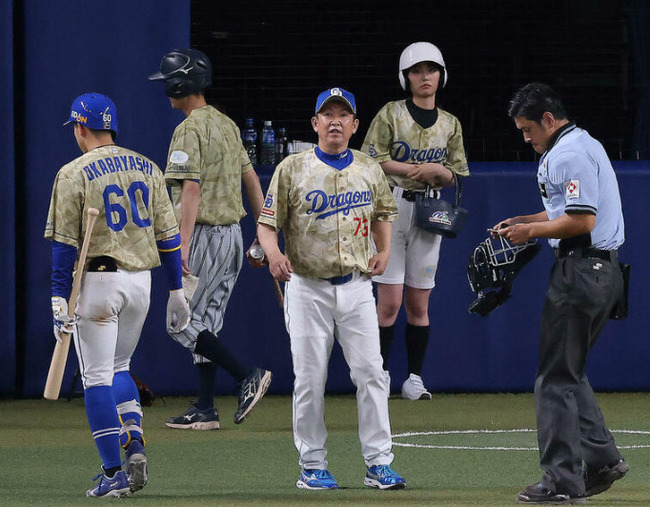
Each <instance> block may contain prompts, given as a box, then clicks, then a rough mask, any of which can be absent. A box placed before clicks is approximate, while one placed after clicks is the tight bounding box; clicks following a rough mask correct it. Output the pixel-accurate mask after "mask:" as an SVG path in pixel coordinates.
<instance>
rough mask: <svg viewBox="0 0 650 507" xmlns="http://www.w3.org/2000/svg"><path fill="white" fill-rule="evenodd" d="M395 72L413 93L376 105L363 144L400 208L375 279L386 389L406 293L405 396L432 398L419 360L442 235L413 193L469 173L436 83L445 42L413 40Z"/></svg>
mask: <svg viewBox="0 0 650 507" xmlns="http://www.w3.org/2000/svg"><path fill="white" fill-rule="evenodd" d="M398 77H399V81H400V84H401V85H402V88H404V90H406V91H407V92H409V93H410V95H411V96H410V98H408V99H406V100H398V101H394V102H389V103H388V104H386V105H385V106H384V107H383V108H382V109H381V110H380V111H379V113H377V116H376V117H375V118H374V120H373V121H372V124H371V125H370V128H369V129H368V134H367V135H366V139H365V141H364V143H363V147H362V148H361V149H362V151H365V152H366V153H369V154H370V156H372V157H373V158H374V159H375V160H376V161H377V162H379V163H380V164H381V167H382V169H383V170H384V173H386V176H387V178H388V182H389V183H390V185H391V188H392V189H393V195H394V196H395V199H396V200H397V205H398V208H399V218H398V219H397V222H396V224H395V226H394V227H393V240H392V247H391V256H390V261H389V263H388V267H387V268H386V271H385V272H384V274H383V275H381V276H375V277H373V280H374V281H375V282H377V313H378V314H379V329H380V341H381V355H382V358H383V360H384V364H383V367H384V378H385V381H386V384H387V385H388V389H389V391H390V373H389V371H388V358H389V354H390V348H391V345H392V343H393V336H394V333H395V320H396V319H397V314H398V313H399V309H400V307H401V306H402V299H403V301H404V307H405V310H406V320H407V324H406V336H405V338H406V351H407V360H408V373H409V376H408V378H407V379H406V380H405V381H404V383H403V384H402V397H403V398H406V399H409V400H418V399H426V400H430V399H431V393H430V392H429V391H428V390H427V389H426V388H425V387H424V384H423V382H422V367H423V363H424V355H425V353H426V350H427V346H428V343H429V297H430V295H431V290H432V289H433V287H434V285H435V276H436V270H437V269H438V260H439V256H440V243H441V236H439V235H436V234H433V233H431V232H429V231H425V230H423V229H420V228H418V227H417V226H416V224H415V196H416V194H417V193H422V192H425V191H426V189H427V186H429V187H431V188H433V189H436V190H437V189H440V188H442V187H447V186H453V185H454V175H456V176H468V175H469V169H468V166H467V160H466V158H465V150H464V148H463V136H462V130H461V126H460V123H459V121H458V119H457V118H456V117H455V116H453V115H451V114H449V113H448V112H447V111H445V110H443V109H440V108H439V107H437V103H436V96H437V92H438V89H439V88H442V87H443V86H444V85H445V84H446V83H447V77H448V75H447V69H446V67H445V62H444V60H443V58H442V53H440V50H439V49H438V48H437V47H436V46H434V45H433V44H430V43H428V42H416V43H414V44H411V45H410V46H408V47H407V48H406V49H405V50H404V51H403V52H402V55H401V56H400V60H399V74H398Z"/></svg>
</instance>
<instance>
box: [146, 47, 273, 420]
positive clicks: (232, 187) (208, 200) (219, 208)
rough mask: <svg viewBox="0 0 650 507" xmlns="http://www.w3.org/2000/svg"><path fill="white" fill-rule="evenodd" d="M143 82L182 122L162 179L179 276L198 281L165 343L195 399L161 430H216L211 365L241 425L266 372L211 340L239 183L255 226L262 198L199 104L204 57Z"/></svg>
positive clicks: (220, 307)
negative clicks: (175, 347)
mask: <svg viewBox="0 0 650 507" xmlns="http://www.w3.org/2000/svg"><path fill="white" fill-rule="evenodd" d="M149 79H151V80H162V81H163V82H164V83H165V94H166V95H167V96H168V97H169V100H170V102H171V105H172V107H173V108H175V109H179V110H181V111H182V112H183V113H184V114H185V115H186V119H185V120H184V121H183V122H182V123H181V124H180V125H178V127H176V130H175V131H174V135H173V137H172V141H171V144H170V146H169V157H168V160H167V169H166V171H165V178H166V180H167V183H168V185H169V186H171V192H172V201H173V202H174V205H175V209H176V213H177V217H178V221H179V224H180V229H181V252H182V258H183V274H184V275H186V276H190V275H194V276H196V277H198V281H197V282H198V284H197V286H196V290H195V291H194V292H193V295H192V296H191V300H190V309H191V310H192V320H191V322H190V325H189V326H188V327H187V329H185V330H184V331H183V332H180V333H175V334H172V337H173V338H174V339H175V340H176V341H178V342H179V343H180V344H181V345H183V346H184V347H186V348H188V349H190V350H191V351H192V356H193V358H194V364H195V365H196V366H197V368H198V371H199V398H198V400H197V401H196V403H195V404H193V405H192V406H191V407H190V408H189V410H188V411H187V412H185V413H184V414H182V415H180V416H178V417H171V418H169V419H168V420H167V426H169V427H170V428H176V429H199V430H209V429H218V428H219V414H218V412H217V410H216V409H215V407H214V389H215V388H214V382H215V375H216V365H219V366H221V367H222V368H224V369H225V370H226V371H227V372H228V373H229V374H230V375H232V377H233V378H234V379H235V380H236V381H237V382H238V384H239V405H238V408H237V412H236V414H235V416H234V421H235V423H236V424H239V423H241V422H243V421H244V419H245V418H246V417H247V416H248V414H249V413H250V411H251V410H252V409H253V408H254V407H255V405H256V404H257V403H258V402H259V401H260V399H261V398H262V396H264V393H265V392H266V390H267V389H268V387H269V385H270V383H271V372H270V371H268V370H264V369H262V368H249V367H247V366H245V365H243V364H242V363H241V362H240V361H239V360H237V359H236V358H235V357H233V356H232V354H231V353H230V352H229V351H228V349H226V347H225V346H224V344H223V343H222V341H221V340H219V339H217V333H218V332H219V331H220V330H221V328H222V326H223V319H224V314H225V311H226V306H227V304H228V300H229V299H230V295H231V294H232V290H233V287H234V285H235V282H236V281H237V276H238V275H239V271H240V270H241V267H242V263H243V256H244V254H243V250H244V249H243V245H242V233H241V227H240V225H239V221H240V220H241V218H242V217H244V216H245V215H246V212H245V211H244V207H243V205H242V182H243V183H244V186H245V187H246V195H247V196H248V201H249V204H250V206H251V208H252V210H253V214H254V215H255V218H256V219H257V216H258V215H259V212H260V210H261V208H262V203H263V200H264V196H263V194H262V187H261V186H260V181H259V178H258V177H257V174H256V173H255V170H254V169H253V165H252V164H251V162H250V159H249V158H248V155H247V153H246V149H245V148H244V146H243V144H242V142H241V137H240V133H239V129H238V128H237V126H236V125H235V123H234V122H233V121H232V120H231V119H230V118H228V117H227V116H226V115H224V114H222V113H220V112H219V111H217V110H216V109H215V108H214V107H212V106H210V105H208V104H207V102H206V100H205V96H204V93H203V92H204V90H205V89H206V88H208V87H209V86H210V85H211V84H212V65H211V63H210V60H209V59H208V57H207V56H206V55H205V54H203V53H202V52H201V51H198V50H195V49H180V50H176V51H172V52H171V53H169V54H167V55H165V56H164V57H163V59H162V62H161V64H160V72H157V73H156V74H153V75H151V76H149Z"/></svg>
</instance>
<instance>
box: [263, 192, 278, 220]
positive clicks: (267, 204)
mask: <svg viewBox="0 0 650 507" xmlns="http://www.w3.org/2000/svg"><path fill="white" fill-rule="evenodd" d="M272 207H273V194H268V195H267V196H266V200H265V201H264V206H263V207H262V211H260V215H264V216H267V217H273V216H275V211H273V210H272V209H271V208H272Z"/></svg>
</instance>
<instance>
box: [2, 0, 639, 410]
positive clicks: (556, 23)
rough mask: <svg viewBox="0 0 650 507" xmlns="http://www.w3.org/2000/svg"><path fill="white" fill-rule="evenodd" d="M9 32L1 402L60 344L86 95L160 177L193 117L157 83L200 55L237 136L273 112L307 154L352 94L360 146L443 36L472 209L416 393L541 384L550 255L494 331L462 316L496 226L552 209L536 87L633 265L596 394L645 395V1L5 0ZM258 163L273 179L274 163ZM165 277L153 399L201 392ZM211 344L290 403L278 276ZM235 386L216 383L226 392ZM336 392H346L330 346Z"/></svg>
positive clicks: (145, 361) (156, 292) (158, 279)
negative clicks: (525, 98) (624, 315)
mask: <svg viewBox="0 0 650 507" xmlns="http://www.w3.org/2000/svg"><path fill="white" fill-rule="evenodd" d="M0 27H1V28H2V29H1V30H0V40H1V41H2V42H1V43H0V55H1V58H0V66H1V68H2V71H3V72H0V91H1V92H2V93H0V117H1V118H2V119H3V121H2V122H0V139H2V142H0V171H1V172H2V182H3V184H2V185H0V202H2V205H3V206H2V220H0V233H1V235H2V238H3V240H4V241H3V247H2V248H0V266H2V269H0V289H1V290H0V322H2V328H3V332H2V333H0V395H1V396H8V397H35V398H37V397H40V396H41V394H42V389H43V385H44V382H45V378H46V374H47V368H48V365H49V362H50V358H51V354H52V349H53V348H54V338H53V336H52V327H51V326H52V324H51V309H50V301H49V299H50V262H51V260H50V245H49V243H48V242H47V241H45V240H44V239H43V229H44V227H45V220H46V216H47V209H48V204H49V198H50V191H51V186H52V182H53V179H54V176H55V174H56V172H57V170H58V169H59V168H60V167H61V166H62V165H63V164H65V163H67V162H68V161H70V160H72V159H73V158H75V157H77V156H78V155H79V151H78V148H77V146H76V145H75V142H74V139H73V137H72V133H71V130H70V128H69V127H62V125H61V124H62V123H63V121H64V120H65V119H66V118H67V116H68V114H69V107H70V104H71V102H72V100H73V99H74V98H75V97H76V96H78V95H79V94H81V93H85V92H89V91H98V92H102V93H106V94H107V95H109V96H110V97H111V98H112V99H114V101H115V102H116V104H117V108H118V116H119V124H120V134H119V137H118V142H119V143H120V144H121V145H123V146H126V147H129V148H134V149H136V150H138V151H140V152H142V153H144V154H147V155H148V156H150V157H151V158H152V160H154V161H155V162H156V163H157V164H158V165H159V166H161V167H164V165H165V160H166V155H167V147H168V144H169V140H170V138H171V135H172V132H173V129H174V127H175V126H176V125H177V124H178V123H179V122H180V121H181V119H182V115H181V114H180V113H179V112H178V111H174V110H172V109H171V108H170V106H169V101H168V99H167V98H166V97H165V96H164V94H163V92H162V85H160V83H152V82H149V81H148V80H147V76H148V75H149V74H151V73H152V72H154V71H156V70H157V67H158V65H159V62H160V59H161V57H162V56H163V55H164V54H165V53H167V52H168V51H170V50H172V49H174V48H178V47H187V46H189V45H190V44H191V45H193V46H195V47H198V48H200V49H202V50H204V51H205V52H206V53H208V55H209V56H210V57H211V59H212V61H213V64H214V87H213V88H212V89H210V90H209V91H208V99H209V101H210V102H211V103H213V104H215V105H217V106H218V107H219V108H221V109H222V110H223V111H224V112H226V113H227V114H229V115H230V116H232V118H233V119H234V120H235V121H236V122H237V123H238V124H239V125H240V126H241V125H242V124H243V122H244V120H245V118H247V117H249V116H250V117H253V118H255V120H256V121H257V122H258V126H259V125H260V122H261V121H262V120H265V119H269V120H272V121H273V122H274V125H275V126H284V127H285V128H287V130H288V133H289V138H290V139H302V140H306V141H313V140H314V135H313V133H312V132H311V130H310V127H309V117H310V116H311V114H312V111H313V106H314V101H315V97H316V95H317V94H318V93H319V92H320V91H322V90H323V89H325V88H328V87H330V86H342V87H344V88H347V89H349V90H351V91H352V92H354V93H355V94H356V96H357V99H358V107H359V116H360V119H361V127H360V131H359V132H358V133H357V134H356V137H355V138H353V141H352V147H358V146H360V144H361V142H362V140H363V137H364V135H365V131H366V128H367V126H368V125H369V123H370V121H371V120H372V117H373V116H374V114H375V113H376V112H377V110H378V109H379V108H380V107H381V106H382V105H383V104H384V103H385V102H387V101H388V100H394V99H398V98H401V97H403V96H404V93H403V92H402V90H401V88H400V87H399V84H398V80H397V62H398V58H399V54H400V52H401V51H402V49H403V48H404V47H405V46H406V45H408V44H409V43H411V42H414V41H418V40H427V41H431V42H434V43H435V44H437V45H438V46H439V47H440V49H441V50H442V52H443V54H444V57H445V60H446V62H447V65H448V70H449V84H448V88H445V89H444V90H443V91H442V92H441V93H440V97H439V101H440V104H441V105H442V107H445V108H446V109H448V110H449V111H450V112H452V113H453V114H455V115H456V116H458V118H459V119H460V121H461V123H462V125H463V129H464V134H465V143H466V147H467V151H468V155H469V161H470V169H471V172H472V176H471V177H470V178H467V179H466V182H465V185H464V190H465V193H464V197H463V205H464V206H465V207H466V208H468V209H469V211H470V216H469V219H468V222H467V224H466V226H465V229H464V230H463V232H462V233H461V235H460V236H459V237H458V238H457V239H455V240H453V241H445V243H444V245H443V249H442V261H441V268H440V270H439V272H438V277H437V287H436V289H435V290H434V292H433V296H432V299H431V311H430V314H431V317H432V336H431V345H430V347H429V351H428V353H427V357H426V366H425V370H424V372H423V377H424V380H425V383H426V384H427V386H428V387H430V388H431V389H432V390H433V391H436V392H441V391H442V392H451V391H474V392H488V391H530V390H532V387H533V381H534V375H535V368H536V356H537V333H538V326H539V315H540V309H541V305H542V301H543V295H544V290H545V285H546V280H547V276H548V270H549V267H550V264H551V253H550V251H549V249H548V248H544V249H543V253H541V254H540V255H539V256H538V257H537V258H536V259H535V260H534V261H533V263H532V264H531V265H530V266H527V267H526V268H525V269H524V270H523V271H522V273H521V274H520V276H519V277H518V278H517V280H516V282H515V286H514V289H513V296H512V298H511V299H510V300H509V301H508V302H507V303H506V304H505V305H503V306H502V307H500V308H498V309H497V310H496V311H495V312H494V313H493V314H492V315H490V317H488V318H480V317H478V316H475V315H469V314H468V313H467V307H468V305H469V304H470V303H471V302H472V301H473V299H474V295H473V294H472V292H471V291H470V289H469V286H468V284H467V280H466V262H467V258H468V256H469V254H470V253H471V252H472V250H473V248H474V247H475V246H476V245H477V244H478V242H479V241H482V240H483V239H485V236H486V232H485V228H486V227H487V226H489V225H492V224H494V223H495V221H496V220H499V219H501V218H503V217H505V216H511V215H512V214H519V213H524V212H534V211H538V210H539V208H540V206H541V205H540V202H539V194H538V191H537V185H536V181H535V170H536V164H535V161H534V158H535V156H534V153H533V151H532V149H530V147H529V146H525V145H524V143H523V141H522V139H521V136H520V134H519V133H518V132H517V131H516V129H515V128H514V126H513V125H512V123H511V121H510V120H509V119H508V118H507V116H506V113H505V111H506V107H507V103H508V100H509V98H510V96H511V95H512V93H513V91H514V90H515V89H516V88H517V87H518V86H520V85H522V84H524V83H526V82H528V81H532V80H543V81H546V82H548V83H549V84H551V85H553V86H554V87H556V88H557V89H558V90H559V91H560V92H561V93H562V94H563V95H564V97H565V98H566V102H567V104H568V107H569V111H570V113H571V115H572V117H573V118H574V119H576V120H577V122H578V124H579V125H580V126H583V127H585V128H586V129H587V130H589V131H590V133H591V134H592V135H594V136H595V137H596V138H598V139H600V140H601V141H602V142H603V144H604V145H605V147H606V148H607V150H608V152H609V154H610V156H611V157H612V159H613V160H614V166H615V169H616V171H617V175H618V178H619V183H620V187H621V194H622V197H623V205H624V213H625V218H626V234H627V242H626V245H625V246H624V247H623V250H622V252H621V258H622V259H623V260H625V261H626V262H629V263H631V264H632V266H633V268H632V282H631V288H630V299H631V303H630V304H631V306H630V316H629V318H628V319H627V320H626V321H622V322H611V323H609V324H608V326H607V327H606V329H605V332H604V333H603V335H602V337H601V339H600V341H599V343H598V344H597V345H596V347H595V349H594V350H593V353H592V354H593V357H592V358H591V360H590V364H589V368H588V372H589V376H590V380H591V382H592V385H593V386H594V388H595V389H598V390H631V391H634V390H648V389H650V376H649V375H648V373H647V357H648V356H650V342H649V341H648V340H647V330H648V328H650V313H649V312H647V311H645V307H646V303H647V301H648V299H650V297H649V296H650V295H649V294H648V284H647V280H648V279H650V266H648V263H647V252H648V251H650V237H649V235H648V234H647V226H646V223H647V211H646V210H647V200H648V199H647V195H648V193H649V191H650V162H649V159H650V152H649V150H648V146H649V143H650V68H649V65H650V53H649V51H650V45H649V43H648V36H649V35H648V34H650V5H649V4H648V2H646V1H644V0H627V1H606V0H563V1H546V2H530V1H523V0H519V1H515V0H482V1H481V0H476V1H470V0H437V1H436V0H430V1H413V0H406V1H390V2H388V1H384V0H374V1H369V0H358V1H353V0H350V1H348V2H308V1H300V2H299V1H288V0H275V1H273V2H264V1H258V0H255V1H247V2H244V1H242V2H217V1H208V0H202V1H199V0H141V1H138V2H133V1H131V0H96V1H94V2H87V1H85V0H55V1H51V2H37V1H34V0H14V1H13V2H0ZM259 169H260V177H261V179H262V183H263V185H266V184H268V180H269V178H270V171H271V168H268V167H261V168H259ZM242 227H243V233H244V238H245V241H246V242H250V241H252V239H253V237H254V234H255V231H254V225H253V221H252V219H251V218H250V217H246V218H245V219H244V220H243V221H242ZM158 271H160V270H154V273H153V292H152V302H151V310H150V313H149V317H148V319H147V322H146V324H145V328H144V330H143V334H142V339H141V342H140V345H139V347H138V350H137V351H136V354H135V356H134V358H133V364H132V371H133V373H135V374H136V375H137V376H138V377H140V378H141V379H143V380H144V381H145V382H147V383H148V384H149V385H150V387H151V388H152V390H153V391H154V392H156V393H157V394H185V395H192V394H194V391H195V387H196V378H195V369H194V368H193V367H192V365H191V359H190V355H189V353H188V352H187V351H185V350H183V349H182V348H181V347H180V346H179V345H177V344H176V343H175V342H173V341H172V340H171V339H170V338H169V337H168V336H167V334H166V333H165V330H164V314H165V306H166V294H165V291H166V285H165V283H164V277H163V275H161V274H160V273H159V272H158ZM401 325H404V318H403V316H402V317H400V320H398V326H401ZM220 336H221V338H222V339H223V340H224V341H226V343H227V344H228V345H229V346H230V347H231V348H232V350H233V351H234V352H235V353H236V354H237V355H239V356H241V357H242V358H245V359H246V360H247V361H248V362H249V363H251V364H259V365H262V366H265V367H267V368H269V369H271V370H273V372H274V382H273V384H272V386H271V392H273V393H278V394H287V393H290V392H291V390H292V382H293V374H292V368H291V358H290V353H289V340H288V337H287V335H286V331H285V329H284V323H283V317H282V312H281V310H280V309H279V308H278V307H277V304H276V303H275V300H274V293H273V287H272V284H271V279H270V277H269V275H268V272H266V271H265V270H253V269H252V268H250V267H249V266H247V265H245V266H244V268H243V269H242V272H241V275H240V280H239V281H238V284H237V286H236V288H235V291H234V294H233V297H232V300H231V302H230V305H229V308H228V313H227V314H226V324H225V326H224V329H223V331H222V333H220ZM394 347H395V354H394V356H393V357H392V358H391V361H392V363H391V364H390V365H389V366H390V368H391V372H392V373H393V379H394V382H395V386H394V387H396V386H397V383H398V382H400V381H401V380H400V379H401V378H403V377H404V376H405V375H406V372H405V371H404V370H405V369H406V367H405V363H406V361H405V360H404V359H405V357H404V356H405V350H404V346H403V343H397V341H396V343H395V345H394ZM75 367H76V358H75V357H74V355H73V354H71V355H70V357H69V360H68V367H67V371H66V377H65V379H64V387H63V392H64V394H67V393H68V392H70V391H72V392H73V394H79V392H80V385H79V383H77V384H76V385H75V386H74V388H73V387H72V379H73V376H74V372H75ZM234 388H235V386H234V384H233V382H232V380H231V379H230V378H229V377H228V376H227V375H225V374H222V373H220V374H219V376H218V389H219V392H221V393H233V392H234ZM328 389H329V391H330V392H352V391H353V386H352V383H351V381H350V379H349V376H348V370H347V367H346V365H345V363H344V361H343V360H342V357H341V354H340V350H339V349H338V348H335V350H334V353H333V357H332V361H331V367H330V376H329V380H328Z"/></svg>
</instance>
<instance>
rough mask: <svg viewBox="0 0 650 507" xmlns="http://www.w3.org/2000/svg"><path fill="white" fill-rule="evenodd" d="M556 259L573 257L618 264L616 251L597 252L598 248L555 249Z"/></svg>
mask: <svg viewBox="0 0 650 507" xmlns="http://www.w3.org/2000/svg"><path fill="white" fill-rule="evenodd" d="M554 252H555V257H556V258H558V259H559V258H562V257H575V258H576V259H580V258H582V259H601V260H603V261H609V262H618V250H599V249H598V248H556V249H555V250H554Z"/></svg>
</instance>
